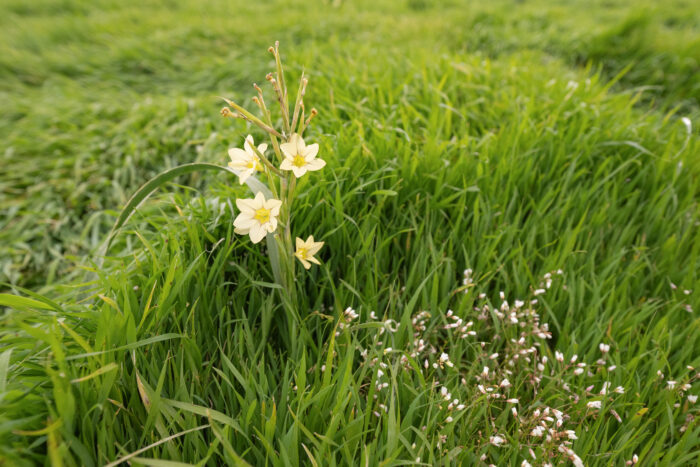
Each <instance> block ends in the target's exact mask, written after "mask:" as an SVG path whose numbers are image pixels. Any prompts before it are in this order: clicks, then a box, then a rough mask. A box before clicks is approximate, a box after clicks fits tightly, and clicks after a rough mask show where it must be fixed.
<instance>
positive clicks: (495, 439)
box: [489, 435, 506, 446]
mask: <svg viewBox="0 0 700 467" xmlns="http://www.w3.org/2000/svg"><path fill="white" fill-rule="evenodd" d="M505 441H506V440H505V439H503V438H501V437H500V436H498V435H496V436H491V437H489V442H490V443H491V444H493V445H494V446H500V445H502V444H503V443H505Z"/></svg>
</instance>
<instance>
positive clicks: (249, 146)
mask: <svg viewBox="0 0 700 467" xmlns="http://www.w3.org/2000/svg"><path fill="white" fill-rule="evenodd" d="M254 145H255V142H254V141H253V137H252V136H251V135H248V136H246V137H245V143H243V148H244V149H245V152H247V153H248V154H255V151H253V146H254Z"/></svg>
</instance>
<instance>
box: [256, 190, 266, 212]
mask: <svg viewBox="0 0 700 467" xmlns="http://www.w3.org/2000/svg"><path fill="white" fill-rule="evenodd" d="M262 207H265V195H263V194H262V191H258V192H257V193H256V194H255V209H260V208H262Z"/></svg>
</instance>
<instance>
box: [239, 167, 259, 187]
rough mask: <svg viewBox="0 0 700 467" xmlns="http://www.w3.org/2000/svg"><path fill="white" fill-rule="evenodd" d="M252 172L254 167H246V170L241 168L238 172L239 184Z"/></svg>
mask: <svg viewBox="0 0 700 467" xmlns="http://www.w3.org/2000/svg"><path fill="white" fill-rule="evenodd" d="M253 172H255V169H246V170H241V171H240V172H239V174H238V180H239V181H240V182H241V185H243V184H244V183H245V181H246V180H248V177H250V176H251V175H253Z"/></svg>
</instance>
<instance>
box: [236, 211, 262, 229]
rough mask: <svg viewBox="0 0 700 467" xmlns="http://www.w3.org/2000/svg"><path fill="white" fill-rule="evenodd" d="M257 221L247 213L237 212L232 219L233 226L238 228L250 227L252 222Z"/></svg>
mask: <svg viewBox="0 0 700 467" xmlns="http://www.w3.org/2000/svg"><path fill="white" fill-rule="evenodd" d="M256 222H257V221H256V220H255V219H254V218H253V217H252V216H249V215H246V214H239V215H238V217H236V219H235V220H234V221H233V226H234V227H238V228H240V229H250V228H251V226H252V225H253V224H255V223H256Z"/></svg>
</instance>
